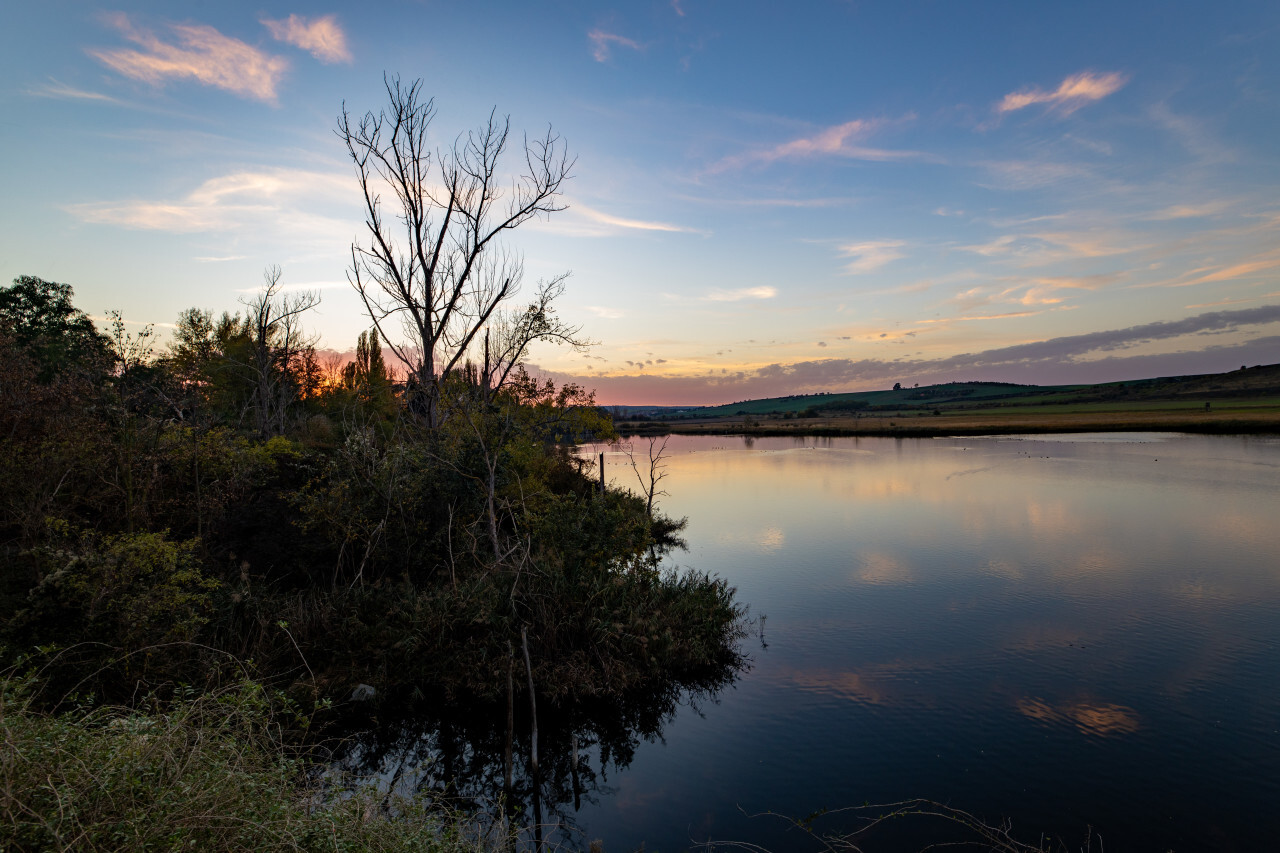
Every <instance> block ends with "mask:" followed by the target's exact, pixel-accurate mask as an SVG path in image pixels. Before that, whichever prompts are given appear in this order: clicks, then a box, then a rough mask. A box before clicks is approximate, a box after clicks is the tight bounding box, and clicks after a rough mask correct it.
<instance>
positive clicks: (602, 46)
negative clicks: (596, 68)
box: [587, 29, 641, 62]
mask: <svg viewBox="0 0 1280 853" xmlns="http://www.w3.org/2000/svg"><path fill="white" fill-rule="evenodd" d="M587 40H588V41H590V42H591V56H592V58H594V59H595V61H596V62H608V61H609V57H610V56H612V55H613V45H615V44H616V45H618V46H619V47H629V48H631V49H632V50H640V49H641V48H640V43H639V42H637V41H635V40H633V39H629V38H627V37H626V36H620V35H618V34H617V33H607V32H605V31H604V30H601V29H595V30H592V31H591V32H589V33H587Z"/></svg>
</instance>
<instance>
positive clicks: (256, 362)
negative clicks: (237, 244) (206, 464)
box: [244, 266, 320, 436]
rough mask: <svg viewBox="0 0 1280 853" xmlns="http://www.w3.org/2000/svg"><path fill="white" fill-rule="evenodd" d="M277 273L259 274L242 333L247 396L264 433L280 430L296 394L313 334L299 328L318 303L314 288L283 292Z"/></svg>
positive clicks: (247, 303)
mask: <svg viewBox="0 0 1280 853" xmlns="http://www.w3.org/2000/svg"><path fill="white" fill-rule="evenodd" d="M280 277H281V271H280V267H278V266H271V267H268V268H267V269H266V271H265V272H264V273H263V279H264V284H263V288H262V290H261V291H260V292H259V293H258V295H257V296H255V297H253V298H252V299H249V300H245V301H244V305H245V308H246V309H247V311H246V312H245V320H244V322H245V331H246V332H247V333H248V336H249V342H250V344H251V345H252V351H251V353H252V354H251V363H250V365H249V366H250V367H251V368H252V369H253V379H254V387H253V393H252V395H251V400H252V403H253V410H254V413H255V420H256V423H257V427H258V432H259V433H261V434H262V435H263V436H268V435H279V434H281V433H283V432H284V428H285V415H286V414H287V412H288V409H289V406H290V405H291V404H292V403H293V402H294V401H295V400H296V399H297V398H298V396H299V391H300V388H301V385H302V382H301V379H302V376H301V374H302V372H303V368H304V366H305V365H304V362H305V361H306V360H307V356H308V355H309V354H310V352H311V351H312V350H313V349H314V347H315V342H316V338H315V336H314V335H310V334H308V333H307V332H306V331H304V330H303V328H302V315H303V314H304V313H305V312H306V311H308V310H310V309H312V308H314V307H315V306H316V305H319V304H320V294H319V293H317V292H316V291H314V290H299V291H295V292H293V293H287V292H285V291H284V289H283V287H282V285H281V284H280Z"/></svg>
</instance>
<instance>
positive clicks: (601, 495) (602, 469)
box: [600, 453, 604, 497]
mask: <svg viewBox="0 0 1280 853" xmlns="http://www.w3.org/2000/svg"><path fill="white" fill-rule="evenodd" d="M600 497H604V454H603V453H601V454H600Z"/></svg>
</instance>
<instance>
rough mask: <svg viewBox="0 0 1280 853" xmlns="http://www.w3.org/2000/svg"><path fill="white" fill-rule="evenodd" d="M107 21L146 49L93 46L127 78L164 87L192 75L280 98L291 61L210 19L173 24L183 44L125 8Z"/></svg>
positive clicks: (211, 83) (265, 98) (249, 94)
mask: <svg viewBox="0 0 1280 853" xmlns="http://www.w3.org/2000/svg"><path fill="white" fill-rule="evenodd" d="M107 22H108V23H109V24H110V25H111V26H113V27H115V28H116V29H118V30H119V31H120V32H121V33H122V34H123V35H124V37H125V38H126V39H128V40H129V41H131V42H133V43H135V44H137V45H140V46H141V47H142V50H130V49H123V48H120V49H110V50H108V49H93V50H89V51H88V53H89V55H90V56H92V57H94V58H95V59H97V60H98V61H99V62H102V63H103V64H104V65H106V66H108V67H109V68H112V69H114V70H116V71H118V72H120V73H121V74H123V75H125V76H126V77H131V78H133V79H134V80H141V81H143V82H144V83H150V84H152V85H153V86H161V85H163V84H165V83H166V82H168V81H170V80H182V79H187V78H191V79H194V80H196V81H198V82H200V83H203V84H204V85H206V86H214V87H216V88H219V89H224V90H226V91H228V92H232V93H234V94H237V95H241V96H243V97H248V98H254V99H256V100H259V101H266V102H268V103H275V101H276V86H277V84H278V83H279V81H280V78H281V77H282V76H283V75H284V72H285V71H286V70H287V69H288V67H289V63H288V61H286V60H285V59H284V58H283V57H279V56H271V55H270V54H267V53H264V52H262V51H260V50H258V49H257V48H255V47H252V46H250V45H248V44H246V43H245V42H242V41H240V40H239V39H234V38H231V37H229V36H224V35H223V34H222V33H220V32H218V31H217V30H216V29H214V28H213V27H210V26H206V25H204V24H171V25H170V27H169V29H170V30H172V32H173V34H174V35H175V36H176V37H177V43H176V44H171V43H169V42H165V41H162V40H161V39H159V38H158V37H156V36H155V35H154V34H153V33H152V32H150V31H148V30H142V29H138V28H136V27H134V26H133V25H132V24H131V23H130V22H129V18H128V16H127V15H125V14H124V13H123V12H120V13H116V14H113V15H109V16H107Z"/></svg>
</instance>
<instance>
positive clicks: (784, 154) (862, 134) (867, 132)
mask: <svg viewBox="0 0 1280 853" xmlns="http://www.w3.org/2000/svg"><path fill="white" fill-rule="evenodd" d="M912 118H914V116H906V117H904V119H903V120H910V119H912ZM887 124H889V122H887V121H886V120H884V119H854V120H853V121H847V122H845V123H844V124H838V125H836V126H834V127H829V128H827V129H826V130H823V131H820V132H818V133H816V134H814V135H813V136H807V137H801V138H799V139H793V140H791V141H790V142H784V143H782V144H781V145H775V146H774V147H772V148H763V149H759V150H755V151H746V152H744V153H741V154H733V155H730V156H728V157H725V158H724V159H722V160H720V161H719V162H717V163H715V164H714V165H713V166H712V167H711V169H710V171H711V172H723V171H726V170H729V169H739V168H742V167H743V166H749V165H753V164H757V163H761V164H769V163H774V162H777V161H779V160H804V159H809V158H814V157H847V158H849V159H853V160H871V161H877V162H884V161H891V160H913V159H927V155H925V154H923V153H921V152H919V151H893V150H889V149H884V148H868V147H866V146H863V145H858V144H856V143H858V142H860V141H862V140H864V139H866V138H868V137H870V136H871V135H872V134H873V133H875V132H876V131H877V130H880V129H881V128H883V127H885V126H886V125H887Z"/></svg>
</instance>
